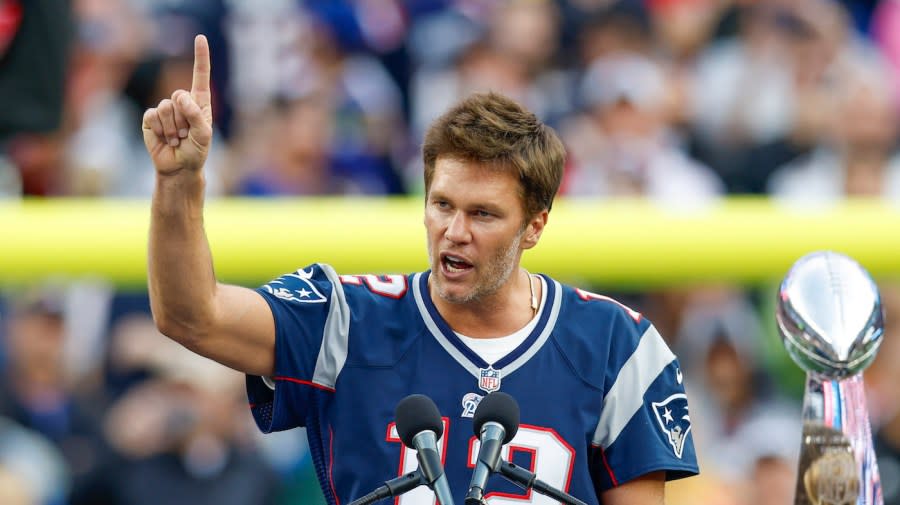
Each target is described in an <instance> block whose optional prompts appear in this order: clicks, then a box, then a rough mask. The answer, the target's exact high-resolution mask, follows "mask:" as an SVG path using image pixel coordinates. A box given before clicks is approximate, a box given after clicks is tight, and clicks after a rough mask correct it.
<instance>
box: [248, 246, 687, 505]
mask: <svg viewBox="0 0 900 505" xmlns="http://www.w3.org/2000/svg"><path fill="white" fill-rule="evenodd" d="M428 276H429V272H422V273H416V274H413V275H409V276H400V275H390V276H374V275H361V276H357V275H338V274H337V273H336V272H335V271H334V269H332V268H331V267H330V266H328V265H325V264H314V265H312V266H309V267H307V268H304V269H301V270H298V271H297V272H295V273H291V274H288V275H285V276H282V277H280V278H278V279H276V280H274V281H272V282H270V283H269V284H266V285H265V286H263V287H261V288H259V290H258V291H259V293H261V294H262V296H263V297H264V298H265V299H266V301H267V302H268V304H269V306H270V307H271V309H272V313H273V315H274V318H275V328H276V342H275V375H274V376H273V377H272V379H274V382H275V389H274V391H273V390H272V389H271V388H269V387H268V386H266V385H265V384H264V382H263V381H262V379H261V378H259V377H254V376H248V377H247V392H248V397H249V400H250V408H251V411H252V413H253V417H254V419H255V420H256V422H257V424H258V426H259V428H260V429H261V430H263V431H264V432H271V431H277V430H285V429H290V428H293V427H297V426H305V427H306V429H307V434H308V437H309V446H310V451H311V454H312V458H313V462H314V465H315V468H316V473H317V475H318V478H319V482H320V483H321V485H322V489H323V490H324V493H325V497H326V499H327V501H328V502H329V503H330V504H335V505H338V504H341V503H343V504H346V503H349V502H350V501H352V500H354V499H356V498H358V497H360V496H362V495H364V494H367V493H369V492H370V491H372V490H373V489H375V488H377V487H378V486H380V485H381V484H383V483H384V481H386V480H389V479H392V478H394V477H397V476H400V475H403V474H405V473H407V472H410V471H412V470H414V469H415V468H416V467H417V466H418V463H417V461H416V457H415V452H414V451H413V450H412V449H409V448H406V447H404V446H403V444H402V442H401V441H400V437H399V435H398V433H397V429H396V426H395V425H394V408H395V407H396V405H397V403H398V402H399V401H400V400H401V399H403V398H404V397H406V396H407V395H410V394H413V393H421V394H425V395H428V396H429V397H431V398H432V399H433V400H434V402H435V403H436V404H437V406H438V409H439V410H440V412H441V414H442V416H443V422H444V435H443V437H442V439H441V440H440V441H439V443H438V446H439V449H440V451H441V456H442V458H443V462H444V468H445V472H446V474H447V478H448V480H449V484H450V488H451V489H452V491H453V495H454V498H455V499H456V500H458V501H459V502H462V500H463V497H464V496H465V493H466V491H467V489H468V484H469V480H470V479H471V475H472V469H473V468H474V467H475V460H476V458H477V455H478V445H479V442H478V439H477V438H476V437H475V436H474V434H473V432H472V415H473V414H474V411H475V408H476V407H477V405H478V402H479V401H480V400H481V398H483V397H484V395H486V394H489V393H490V392H493V391H497V390H500V391H504V392H506V393H508V394H510V395H512V396H513V397H514V398H516V400H517V401H518V402H519V406H520V408H521V425H520V428H519V431H518V433H517V434H516V436H515V438H514V439H513V440H512V441H511V442H510V443H509V444H507V445H506V446H504V449H503V453H502V455H503V458H504V459H506V460H508V461H511V462H513V463H516V464H518V465H520V466H523V467H524V468H526V469H530V470H531V471H532V472H534V473H536V474H537V476H538V478H539V479H541V480H542V481H544V482H546V483H548V484H550V485H551V486H554V487H557V488H559V489H562V490H564V491H566V492H568V493H570V494H572V495H574V496H575V497H577V498H579V499H581V500H582V501H584V502H586V503H588V504H598V503H600V499H599V496H600V493H601V492H602V491H604V490H606V489H610V488H612V487H615V486H618V485H620V484H622V483H625V482H628V481H629V480H631V479H634V478H636V477H639V476H641V475H644V474H646V473H648V472H654V471H659V470H664V471H666V473H667V477H668V478H669V479H675V478H680V477H684V476H688V475H692V474H696V473H697V472H698V467H697V459H696V454H695V452H694V445H693V439H692V435H691V421H690V415H689V411H688V403H687V398H686V396H685V393H684V388H683V386H682V375H681V370H680V369H679V365H678V361H677V360H676V358H675V356H674V355H673V354H672V352H671V351H670V350H669V348H668V346H667V345H666V344H665V342H664V341H663V339H662V338H661V337H660V335H659V333H658V332H657V331H656V329H655V328H654V327H653V326H652V325H651V324H650V322H649V321H647V320H646V318H644V317H643V316H642V315H641V314H639V313H637V312H635V311H633V310H631V309H629V308H628V307H625V306H623V305H621V304H619V303H618V302H616V301H614V300H612V299H610V298H607V297H604V296H601V295H597V294H594V293H591V292H588V291H584V290H580V289H575V288H572V287H569V286H565V285H562V284H560V283H559V282H557V281H555V280H553V279H552V278H550V277H547V276H542V277H543V279H544V285H545V288H546V289H545V293H544V303H543V304H542V307H541V311H540V312H539V315H538V316H537V317H538V322H537V325H536V326H535V327H534V329H533V331H532V332H531V333H530V334H529V335H528V337H527V338H526V339H525V341H524V342H522V343H521V344H520V345H519V346H518V347H516V348H515V349H514V350H513V351H512V352H510V353H509V354H508V355H506V356H505V357H503V358H501V359H500V360H499V361H496V362H494V363H485V362H484V361H483V360H482V359H481V358H480V357H479V356H478V355H477V354H475V353H474V352H472V350H471V349H469V348H468V347H466V345H465V344H464V343H463V342H462V341H461V340H460V339H459V337H458V336H457V335H456V334H455V333H454V332H453V331H452V330H451V328H450V327H449V326H448V325H447V323H446V322H445V321H444V320H443V319H442V317H441V315H440V314H439V313H438V311H437V309H436V308H435V306H434V303H433V302H432V300H431V297H430V295H429V290H428ZM486 491H488V493H487V495H486V496H487V502H488V503H489V504H490V505H507V504H509V505H521V504H524V503H534V504H551V503H556V502H555V501H554V500H552V499H550V498H548V497H546V496H543V495H540V494H537V493H535V492H525V491H523V490H521V489H520V488H517V487H515V486H514V485H512V484H510V483H508V482H506V481H505V479H503V478H502V477H500V476H496V475H495V476H492V477H491V480H490V481H489V482H488V486H487V489H486ZM394 501H395V505H413V504H415V505H431V504H434V503H435V499H434V494H433V493H432V492H431V491H430V490H429V489H428V488H427V487H424V486H422V487H419V488H418V489H416V490H414V491H412V492H410V493H407V494H405V495H403V496H401V497H399V498H397V499H395V500H394Z"/></svg>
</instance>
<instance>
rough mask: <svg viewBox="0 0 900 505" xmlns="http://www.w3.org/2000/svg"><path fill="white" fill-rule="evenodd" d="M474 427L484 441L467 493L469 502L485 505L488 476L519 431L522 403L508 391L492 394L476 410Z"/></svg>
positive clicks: (479, 437) (495, 469)
mask: <svg viewBox="0 0 900 505" xmlns="http://www.w3.org/2000/svg"><path fill="white" fill-rule="evenodd" d="M472 426H473V428H474V431H475V436H476V437H478V439H479V440H481V447H480V448H479V449H478V461H477V462H476V463H475V471H474V472H472V481H471V482H470V483H469V492H468V493H466V505H482V503H483V502H484V486H485V485H487V480H488V477H490V476H491V474H492V473H494V472H496V471H497V470H498V468H499V466H500V450H501V449H502V448H503V445H504V444H508V443H509V441H510V440H512V439H513V437H515V436H516V432H517V431H518V430H519V404H518V403H517V402H516V400H515V398H513V397H512V396H510V395H508V394H506V393H502V392H500V391H497V392H494V393H491V394H489V395H487V396H485V397H484V399H482V400H481V403H479V404H478V408H476V409H475V417H474V418H473V423H472Z"/></svg>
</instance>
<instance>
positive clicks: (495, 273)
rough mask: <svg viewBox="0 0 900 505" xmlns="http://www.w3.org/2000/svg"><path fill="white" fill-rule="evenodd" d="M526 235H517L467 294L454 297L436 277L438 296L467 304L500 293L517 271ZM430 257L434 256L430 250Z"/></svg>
mask: <svg viewBox="0 0 900 505" xmlns="http://www.w3.org/2000/svg"><path fill="white" fill-rule="evenodd" d="M524 234H525V233H524V230H523V232H522V233H519V234H518V235H516V237H515V238H514V239H513V241H512V242H511V243H510V244H509V247H508V248H506V249H505V250H503V251H500V252H499V253H498V254H497V255H495V256H494V257H493V258H491V261H490V262H489V263H488V264H487V270H485V271H484V273H483V275H482V276H481V279H479V281H478V282H477V284H475V286H474V287H473V288H472V289H471V290H469V291H468V292H466V293H462V294H459V295H454V294H453V293H450V292H448V291H447V289H445V287H444V285H443V281H442V280H440V279H439V278H438V276H434V280H435V287H436V288H437V289H436V291H437V294H438V296H440V297H441V299H443V300H444V301H446V302H449V303H454V304H467V303H473V302H479V301H483V300H485V299H486V298H489V297H490V296H491V295H493V294H494V293H496V292H497V291H499V290H500V288H501V287H503V285H504V284H506V282H507V281H509V278H510V276H512V274H513V271H515V269H516V255H517V254H518V253H519V245H520V244H521V243H522V237H523V236H524ZM429 256H432V254H431V251H430V249H429ZM429 259H430V260H431V261H430V263H432V264H434V261H433V258H429Z"/></svg>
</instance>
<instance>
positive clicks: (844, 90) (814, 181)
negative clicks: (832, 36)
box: [770, 59, 900, 204]
mask: <svg viewBox="0 0 900 505" xmlns="http://www.w3.org/2000/svg"><path fill="white" fill-rule="evenodd" d="M844 70H845V71H844V72H843V73H842V78H841V80H840V81H839V82H838V83H836V86H835V88H836V90H835V93H834V95H835V96H834V98H835V102H834V107H835V111H834V114H833V115H832V116H831V118H830V122H829V125H828V126H829V128H828V130H827V131H826V132H824V134H823V135H822V136H821V137H820V140H819V142H818V145H817V146H816V148H815V149H814V150H813V151H812V152H811V153H810V154H809V155H808V156H805V157H802V158H799V159H797V160H796V161H794V162H792V163H790V164H788V165H786V166H784V167H782V168H781V169H779V170H778V171H777V172H776V173H775V174H773V175H772V178H771V181H770V192H771V194H772V195H773V196H774V197H776V198H778V199H780V200H783V201H787V202H790V203H797V204H830V203H834V202H836V201H839V200H841V199H843V197H844V196H870V197H876V198H885V199H887V200H888V201H891V202H894V203H900V157H898V156H897V155H898V153H897V151H896V147H897V145H896V142H897V134H898V107H897V100H896V94H895V93H896V91H895V89H894V86H893V81H892V79H891V75H890V73H889V72H888V71H887V69H886V68H885V67H884V66H883V65H881V64H880V60H877V59H872V60H862V59H856V60H854V61H853V62H852V63H851V62H846V64H845V66H844Z"/></svg>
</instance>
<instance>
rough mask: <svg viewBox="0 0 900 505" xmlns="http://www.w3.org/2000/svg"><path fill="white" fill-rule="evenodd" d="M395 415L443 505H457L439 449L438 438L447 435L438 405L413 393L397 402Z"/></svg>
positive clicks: (423, 471)
mask: <svg viewBox="0 0 900 505" xmlns="http://www.w3.org/2000/svg"><path fill="white" fill-rule="evenodd" d="M394 418H395V419H396V422H397V432H398V433H399V434H400V440H402V441H403V443H404V444H406V446H407V447H412V448H414V449H415V450H416V459H418V460H419V471H420V472H421V474H422V478H423V479H425V484H427V485H428V487H430V488H431V489H432V490H433V491H434V494H435V495H436V496H437V499H438V500H439V501H440V502H441V505H454V504H453V496H452V495H451V494H450V484H448V483H447V476H446V475H445V474H444V466H443V465H442V464H441V455H440V453H439V452H438V448H437V441H438V439H439V438H441V435H443V434H444V423H443V422H442V421H441V413H440V412H439V411H438V408H437V405H435V404H434V402H433V401H431V398H428V397H427V396H425V395H410V396H407V397H406V398H404V399H403V400H401V401H400V403H398V404H397V409H396V410H395V411H394Z"/></svg>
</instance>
